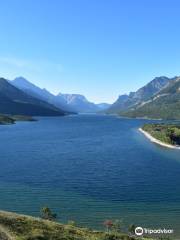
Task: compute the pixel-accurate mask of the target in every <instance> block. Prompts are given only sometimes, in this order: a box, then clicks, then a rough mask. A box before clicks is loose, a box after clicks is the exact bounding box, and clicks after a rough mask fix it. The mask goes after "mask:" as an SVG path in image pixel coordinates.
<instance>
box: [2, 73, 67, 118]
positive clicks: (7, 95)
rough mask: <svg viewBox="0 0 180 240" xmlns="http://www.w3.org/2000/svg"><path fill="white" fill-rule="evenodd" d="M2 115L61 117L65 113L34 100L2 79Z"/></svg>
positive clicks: (43, 102)
mask: <svg viewBox="0 0 180 240" xmlns="http://www.w3.org/2000/svg"><path fill="white" fill-rule="evenodd" d="M0 113H3V114H21V115H33V116H35V115H36V116H61V115H64V114H65V112H64V111H62V110H60V109H57V108H56V107H55V106H53V105H51V104H49V103H47V102H45V101H42V100H39V99H37V98H34V97H32V96H30V95H28V94H26V93H25V92H23V91H21V90H20V89H18V88H16V87H15V86H13V85H11V84H10V83H9V81H8V80H6V79H4V78H0Z"/></svg>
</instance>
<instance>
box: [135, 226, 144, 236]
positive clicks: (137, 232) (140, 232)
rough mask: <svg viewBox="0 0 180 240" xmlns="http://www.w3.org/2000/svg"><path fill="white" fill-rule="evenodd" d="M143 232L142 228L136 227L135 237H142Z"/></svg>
mask: <svg viewBox="0 0 180 240" xmlns="http://www.w3.org/2000/svg"><path fill="white" fill-rule="evenodd" d="M143 232H144V230H143V228H142V227H136V228H135V234H136V235H137V236H142V235H143Z"/></svg>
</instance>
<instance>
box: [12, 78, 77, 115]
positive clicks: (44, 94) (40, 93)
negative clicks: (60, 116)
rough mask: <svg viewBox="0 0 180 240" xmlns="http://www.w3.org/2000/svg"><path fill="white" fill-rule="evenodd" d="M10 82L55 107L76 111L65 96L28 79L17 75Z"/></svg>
mask: <svg viewBox="0 0 180 240" xmlns="http://www.w3.org/2000/svg"><path fill="white" fill-rule="evenodd" d="M10 82H11V84H13V85H14V86H15V87H17V88H19V89H20V90H22V91H23V92H25V93H27V94H28V95H31V96H33V97H35V98H38V99H40V100H43V101H46V102H48V103H49V104H52V105H54V106H55V107H57V108H59V109H60V110H63V111H66V112H71V113H72V112H74V109H72V108H71V107H69V106H68V105H67V104H66V102H65V101H64V100H63V98H60V97H58V96H55V95H53V94H52V93H50V92H49V91H48V90H46V89H45V88H43V89H42V88H40V87H38V86H36V85H34V84H33V83H31V82H29V81H28V80H26V79H25V78H23V77H17V78H15V79H14V80H12V81H10Z"/></svg>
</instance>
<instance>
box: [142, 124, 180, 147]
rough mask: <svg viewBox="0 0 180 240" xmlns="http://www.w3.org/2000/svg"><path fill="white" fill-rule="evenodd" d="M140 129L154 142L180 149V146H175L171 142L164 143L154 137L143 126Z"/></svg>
mask: <svg viewBox="0 0 180 240" xmlns="http://www.w3.org/2000/svg"><path fill="white" fill-rule="evenodd" d="M139 131H140V132H142V133H143V134H144V135H145V136H146V137H147V138H148V139H149V140H150V141H151V142H154V143H156V144H159V145H161V146H163V147H166V148H173V149H179V150H180V147H178V146H173V145H171V144H167V143H163V142H161V141H160V140H158V139H156V138H154V137H153V136H151V135H150V134H149V133H148V132H146V131H144V130H143V129H142V128H139Z"/></svg>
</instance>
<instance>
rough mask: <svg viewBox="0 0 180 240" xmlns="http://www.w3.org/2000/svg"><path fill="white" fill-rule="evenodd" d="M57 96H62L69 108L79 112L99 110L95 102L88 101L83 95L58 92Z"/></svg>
mask: <svg viewBox="0 0 180 240" xmlns="http://www.w3.org/2000/svg"><path fill="white" fill-rule="evenodd" d="M58 97H60V98H62V99H63V100H64V101H65V102H66V104H67V105H68V106H71V108H73V109H75V111H77V112H79V113H93V112H98V111H100V108H99V107H98V106H97V105H96V104H95V103H92V102H89V101H88V100H87V99H86V98H85V97H84V96H83V95H80V94H62V93H59V94H58Z"/></svg>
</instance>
